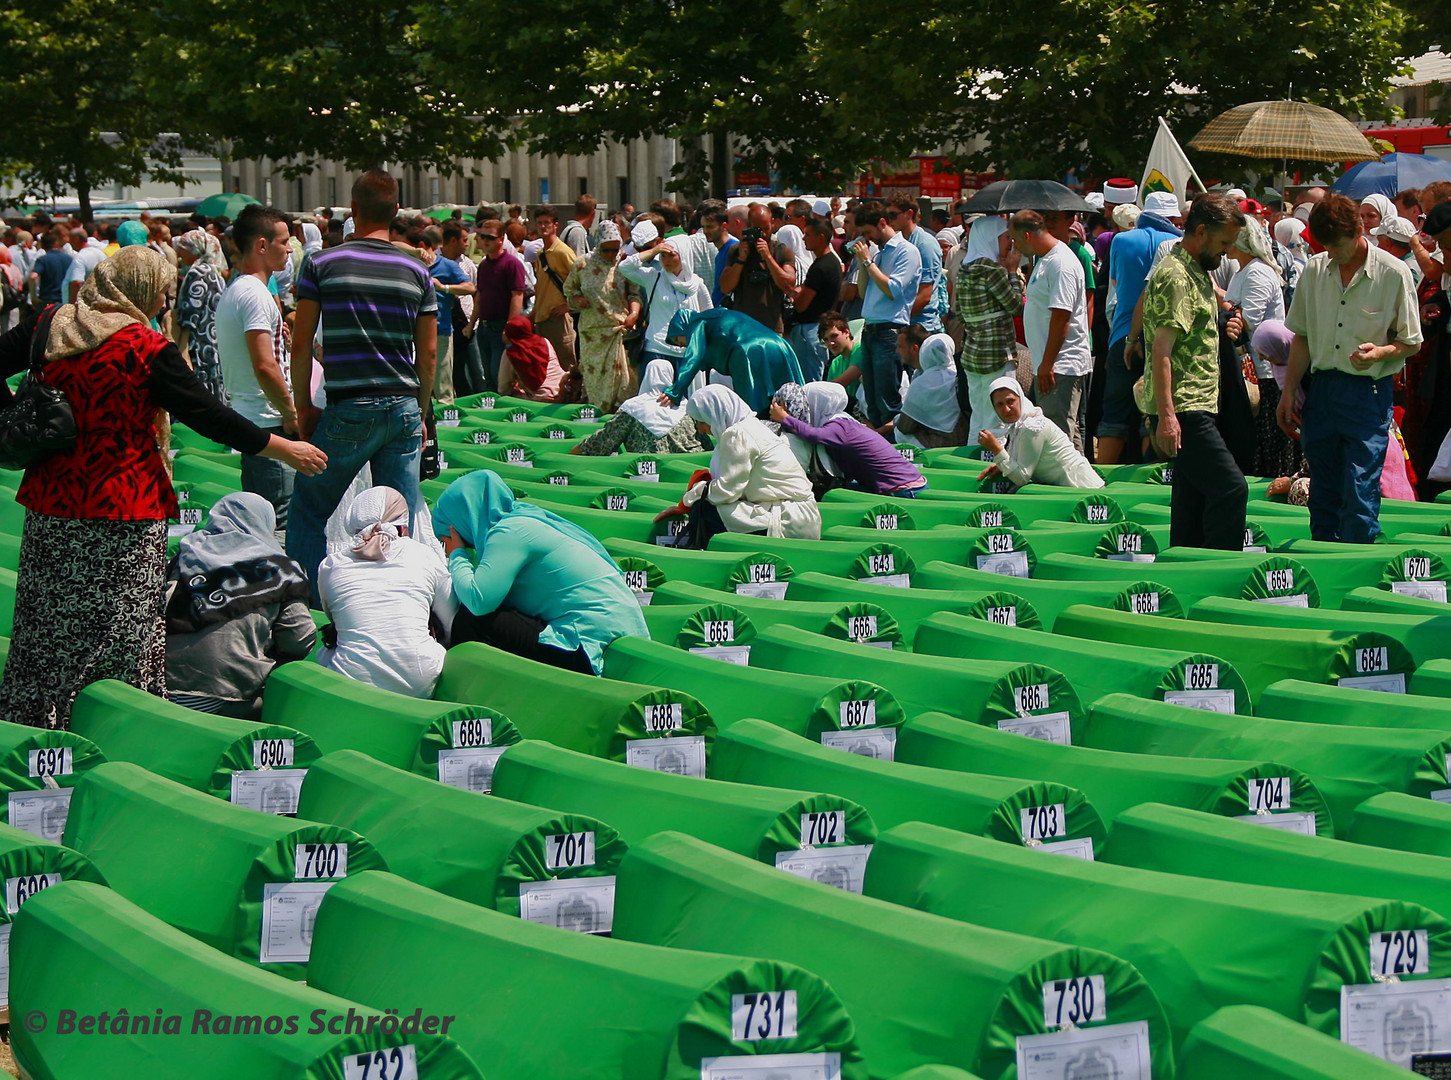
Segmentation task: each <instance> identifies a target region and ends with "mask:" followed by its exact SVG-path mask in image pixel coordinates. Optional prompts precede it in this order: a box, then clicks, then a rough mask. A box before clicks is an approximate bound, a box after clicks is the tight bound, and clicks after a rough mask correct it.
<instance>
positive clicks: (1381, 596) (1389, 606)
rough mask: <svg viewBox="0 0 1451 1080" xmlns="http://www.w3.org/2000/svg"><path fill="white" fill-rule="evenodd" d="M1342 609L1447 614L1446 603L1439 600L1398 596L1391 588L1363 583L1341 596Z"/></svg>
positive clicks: (1404, 613)
mask: <svg viewBox="0 0 1451 1080" xmlns="http://www.w3.org/2000/svg"><path fill="white" fill-rule="evenodd" d="M1340 608H1341V610H1342V611H1378V612H1383V613H1385V614H1387V615H1429V616H1431V617H1436V616H1440V615H1445V614H1446V605H1445V604H1443V603H1441V601H1439V600H1427V599H1426V598H1425V597H1421V596H1398V595H1397V594H1396V593H1393V592H1391V591H1390V590H1389V589H1382V588H1380V587H1379V586H1377V585H1362V586H1361V587H1360V588H1358V589H1351V590H1350V591H1349V592H1348V593H1346V594H1345V596H1344V597H1342V598H1341V601H1340Z"/></svg>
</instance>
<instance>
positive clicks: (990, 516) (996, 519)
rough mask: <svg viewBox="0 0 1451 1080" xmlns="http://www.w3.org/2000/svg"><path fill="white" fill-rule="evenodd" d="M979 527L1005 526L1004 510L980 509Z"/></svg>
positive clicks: (994, 527)
mask: <svg viewBox="0 0 1451 1080" xmlns="http://www.w3.org/2000/svg"><path fill="white" fill-rule="evenodd" d="M977 527H978V528H979V529H1001V528H1002V527H1003V512H1002V511H1001V510H979V511H978V512H977Z"/></svg>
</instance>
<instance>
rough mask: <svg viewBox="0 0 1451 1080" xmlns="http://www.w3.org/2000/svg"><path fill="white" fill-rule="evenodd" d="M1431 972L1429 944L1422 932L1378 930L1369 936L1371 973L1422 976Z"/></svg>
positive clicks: (1384, 976) (1375, 974)
mask: <svg viewBox="0 0 1451 1080" xmlns="http://www.w3.org/2000/svg"><path fill="white" fill-rule="evenodd" d="M1430 970H1431V945H1430V942H1428V941H1427V940H1426V931H1425V930H1377V931H1376V932H1375V933H1373V934H1371V935H1370V973H1371V974H1372V975H1374V976H1375V977H1376V978H1378V979H1379V978H1387V977H1389V976H1391V975H1398V976H1399V975H1425V974H1426V973H1427V972H1429V971H1430Z"/></svg>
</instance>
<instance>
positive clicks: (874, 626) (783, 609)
mask: <svg viewBox="0 0 1451 1080" xmlns="http://www.w3.org/2000/svg"><path fill="white" fill-rule="evenodd" d="M807 577H810V578H812V579H814V580H817V581H822V580H825V581H830V582H833V583H834V584H836V585H839V586H842V587H843V588H844V589H845V590H847V592H846V593H845V594H844V595H842V596H841V598H840V599H831V598H828V599H826V600H824V601H821V602H818V603H812V602H810V601H809V600H808V599H806V595H805V593H803V592H802V591H801V589H800V584H801V582H802V581H803V580H804V579H805V578H807ZM792 584H793V586H795V587H796V592H794V593H792V596H791V600H790V601H789V602H787V601H782V600H772V599H770V598H769V597H758V596H740V595H727V594H725V593H723V592H722V591H721V590H719V589H712V588H709V587H708V586H705V585H695V584H692V583H691V582H688V581H667V582H665V583H664V584H662V585H660V586H659V587H658V588H657V589H656V592H657V593H658V594H659V596H658V598H657V602H658V603H661V604H672V605H678V606H681V607H683V606H686V605H694V606H695V607H697V608H699V607H700V606H702V605H706V604H729V605H730V606H732V607H734V608H737V609H738V610H740V611H741V612H742V613H743V614H745V615H746V617H747V618H749V619H750V620H751V625H752V626H753V627H755V628H759V629H764V628H765V627H767V626H779V625H780V624H782V623H785V624H786V625H788V626H799V627H801V628H802V629H803V630H810V631H811V632H812V633H813V634H826V635H828V636H830V637H839V638H843V639H845V640H848V641H890V642H892V643H893V645H897V644H900V643H901V642H902V640H903V633H902V628H901V627H900V626H899V625H898V624H897V620H896V619H894V618H893V617H892V615H891V614H890V613H889V612H888V610H887V608H886V607H885V605H883V604H881V603H880V602H879V601H875V600H874V601H873V602H863V601H862V600H861V599H860V597H859V595H858V593H857V591H856V590H858V589H877V590H882V592H883V593H884V595H886V596H891V597H893V598H895V597H896V596H897V595H900V594H901V593H902V592H903V590H901V589H897V588H893V587H892V586H890V585H863V584H861V583H848V582H843V581H841V580H840V579H839V578H833V577H830V576H829V575H826V574H805V575H800V576H798V577H795V578H793V579H792ZM650 616H651V612H650V611H649V610H646V612H645V621H646V622H650ZM872 618H875V620H876V622H875V623H873V622H872V621H871V619H872ZM650 627H651V629H650V633H651V635H652V636H656V637H658V636H659V635H655V630H654V623H650ZM677 644H679V642H677Z"/></svg>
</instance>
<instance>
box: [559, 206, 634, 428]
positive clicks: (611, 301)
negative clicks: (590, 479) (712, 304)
mask: <svg viewBox="0 0 1451 1080" xmlns="http://www.w3.org/2000/svg"><path fill="white" fill-rule="evenodd" d="M619 258H620V230H619V229H618V228H617V227H616V226H615V223H614V222H613V221H606V222H603V223H602V224H601V225H600V237H599V242H598V243H597V244H596V245H595V248H594V250H593V251H591V252H590V253H589V254H588V255H581V256H580V257H579V258H577V259H576V260H575V261H574V269H573V270H571V271H570V272H569V276H568V277H567V278H565V279H564V298H565V300H566V301H567V302H568V304H569V306H570V309H571V310H573V311H577V312H579V370H580V373H581V374H582V375H583V376H584V394H585V398H586V399H587V400H588V401H590V402H591V403H592V404H594V405H597V406H599V409H600V411H601V412H614V411H615V409H616V408H617V407H618V406H619V404H620V402H622V401H624V400H625V399H626V398H627V397H629V396H630V391H631V390H632V389H633V386H634V382H635V373H634V371H632V370H631V368H630V361H629V359H628V357H627V356H626V355H625V334H626V333H627V332H628V331H630V330H633V329H634V328H635V324H636V323H637V322H639V320H640V309H641V306H642V305H641V300H640V290H639V289H638V288H636V286H635V285H634V283H633V282H631V281H629V280H628V279H627V278H625V277H624V276H623V275H621V274H620V272H619V269H618V265H617V264H618V262H619ZM605 452H606V453H609V451H605Z"/></svg>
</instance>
